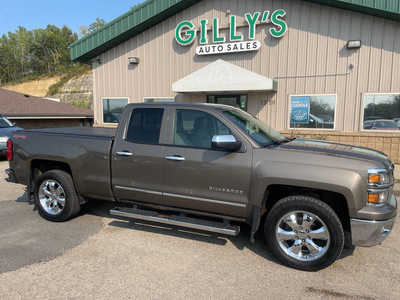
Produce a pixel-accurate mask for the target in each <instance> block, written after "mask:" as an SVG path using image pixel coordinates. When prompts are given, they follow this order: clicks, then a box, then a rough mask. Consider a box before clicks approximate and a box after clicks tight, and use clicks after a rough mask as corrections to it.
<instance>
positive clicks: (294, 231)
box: [275, 211, 331, 261]
mask: <svg viewBox="0 0 400 300" xmlns="http://www.w3.org/2000/svg"><path fill="white" fill-rule="evenodd" d="M275 235H276V239H277V241H278V243H279V246H280V248H281V249H282V250H283V251H284V252H285V253H286V254H287V255H289V256H290V257H292V258H294V259H297V260H300V261H314V260H316V259H318V258H320V257H322V256H323V255H324V254H325V253H326V252H327V251H328V249H329V245H330V240H331V239H330V233H329V230H328V227H327V226H326V224H325V223H324V222H323V221H322V220H321V219H320V218H319V217H318V216H317V215H314V214H312V213H310V212H306V211H293V212H290V213H288V214H286V215H284V216H283V217H282V218H281V219H280V220H279V222H278V223H277V226H276V229H275Z"/></svg>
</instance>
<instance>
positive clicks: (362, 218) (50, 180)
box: [7, 103, 397, 271]
mask: <svg viewBox="0 0 400 300" xmlns="http://www.w3.org/2000/svg"><path fill="white" fill-rule="evenodd" d="M7 151H8V155H7V156H8V159H9V169H8V170H7V173H8V175H9V181H12V182H16V183H20V184H24V185H27V187H28V188H27V190H28V193H29V195H31V196H32V195H33V197H34V199H35V204H36V206H37V208H38V211H39V213H40V215H41V216H42V217H44V218H46V219H47V220H50V221H57V222H59V221H66V220H69V219H70V218H72V217H74V216H77V214H78V213H79V211H80V208H81V205H82V204H84V203H85V202H87V201H88V200H93V199H100V200H106V201H113V202H115V203H116V205H115V206H116V208H115V209H113V210H111V211H110V213H111V214H112V215H115V216H119V217H127V218H133V219H139V220H147V221H154V222H158V223H164V224H170V225H175V226H184V227H187V228H191V229H198V230H205V231H209V232H216V233H218V234H227V235H231V236H237V235H238V234H239V231H240V226H242V225H244V224H248V225H249V227H250V228H251V231H250V234H249V235H250V241H251V242H254V237H255V234H256V233H257V232H258V231H259V230H262V233H263V235H264V237H265V240H266V244H267V245H268V246H269V248H270V250H271V251H272V253H273V254H274V255H275V256H276V257H277V258H278V259H279V260H281V261H282V262H283V263H284V264H286V265H288V266H290V267H293V268H297V269H301V270H309V271H312V270H319V269H322V268H325V267H327V266H329V265H330V264H332V263H333V262H334V261H335V260H336V259H337V258H338V257H339V255H340V254H341V252H342V250H343V247H344V244H345V240H346V241H350V243H351V244H349V243H346V245H347V244H349V245H350V246H352V245H354V246H367V247H369V246H374V245H378V244H380V243H381V242H382V241H383V240H384V239H385V238H386V237H387V236H388V234H389V233H390V232H391V230H392V227H393V224H394V221H395V218H396V213H397V201H396V198H395V196H394V193H393V184H394V176H393V170H394V166H393V164H392V162H391V161H390V160H389V159H388V157H387V156H386V155H385V154H383V153H381V152H377V151H374V150H371V149H367V148H361V147H355V146H350V145H342V144H337V143H329V142H325V141H317V140H306V139H289V138H287V137H284V136H283V135H281V134H280V133H279V132H277V131H275V130H274V129H272V128H270V127H269V126H267V125H266V124H264V123H262V122H261V121H259V120H258V119H256V118H255V117H253V116H252V115H250V114H248V113H246V112H244V111H242V110H240V109H237V108H234V107H230V106H224V105H215V104H179V103H171V104H129V105H128V106H127V107H126V108H125V110H124V112H123V114H122V116H121V121H120V123H119V125H118V128H117V129H116V130H114V129H106V128H65V129H39V130H22V131H18V132H16V133H14V134H13V136H12V137H11V138H10V139H9V140H8V143H7Z"/></svg>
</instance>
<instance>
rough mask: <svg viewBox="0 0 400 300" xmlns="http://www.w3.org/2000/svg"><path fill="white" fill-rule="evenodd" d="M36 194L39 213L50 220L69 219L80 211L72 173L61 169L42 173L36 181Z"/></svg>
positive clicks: (60, 220) (61, 220)
mask: <svg viewBox="0 0 400 300" xmlns="http://www.w3.org/2000/svg"><path fill="white" fill-rule="evenodd" d="M34 196H35V202H36V206H37V207H38V210H39V214H40V215H41V216H42V217H43V218H45V219H47V220H49V221H54V222H63V221H67V220H69V219H70V218H72V217H74V216H76V215H77V214H78V213H79V211H80V203H79V198H78V196H77V194H76V191H75V187H74V184H73V181H72V178H71V175H69V174H68V173H66V172H64V171H61V170H51V171H48V172H45V173H43V174H42V175H40V176H39V177H38V178H37V180H36V182H35V192H34Z"/></svg>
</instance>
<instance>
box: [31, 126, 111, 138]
mask: <svg viewBox="0 0 400 300" xmlns="http://www.w3.org/2000/svg"><path fill="white" fill-rule="evenodd" d="M24 132H31V133H47V134H57V135H59V134H61V135H74V136H79V137H99V138H102V137H103V138H114V136H115V132H116V129H114V128H100V127H99V128H93V127H67V128H44V129H28V130H24Z"/></svg>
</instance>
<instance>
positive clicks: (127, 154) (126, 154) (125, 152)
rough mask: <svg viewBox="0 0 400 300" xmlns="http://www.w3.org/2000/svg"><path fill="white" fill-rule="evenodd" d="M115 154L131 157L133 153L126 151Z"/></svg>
mask: <svg viewBox="0 0 400 300" xmlns="http://www.w3.org/2000/svg"><path fill="white" fill-rule="evenodd" d="M116 154H117V155H118V156H133V153H131V152H127V151H122V152H117V153H116Z"/></svg>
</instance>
